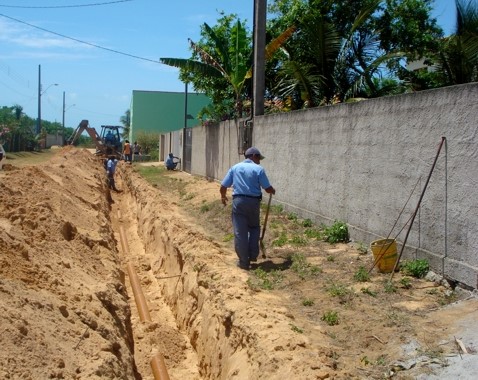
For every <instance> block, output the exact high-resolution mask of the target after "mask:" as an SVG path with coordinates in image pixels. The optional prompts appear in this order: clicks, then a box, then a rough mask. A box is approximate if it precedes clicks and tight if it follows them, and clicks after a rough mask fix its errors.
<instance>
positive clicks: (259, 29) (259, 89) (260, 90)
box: [252, 0, 267, 116]
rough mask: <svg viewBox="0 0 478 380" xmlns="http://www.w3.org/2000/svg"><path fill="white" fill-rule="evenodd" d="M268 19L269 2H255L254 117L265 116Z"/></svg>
mask: <svg viewBox="0 0 478 380" xmlns="http://www.w3.org/2000/svg"><path fill="white" fill-rule="evenodd" d="M266 19H267V0H254V68H253V74H252V76H253V78H252V91H253V103H254V104H253V112H254V114H253V115H252V116H259V115H264V97H265V87H266V63H265V60H266Z"/></svg>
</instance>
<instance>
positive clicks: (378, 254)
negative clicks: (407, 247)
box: [370, 239, 397, 273]
mask: <svg viewBox="0 0 478 380" xmlns="http://www.w3.org/2000/svg"><path fill="white" fill-rule="evenodd" d="M370 249H371V250H372V253H373V257H374V263H375V265H376V266H377V268H378V271H379V272H382V273H391V272H392V271H393V267H394V266H395V262H396V261H397V242H396V240H395V239H381V240H375V241H373V242H372V243H371V244H370Z"/></svg>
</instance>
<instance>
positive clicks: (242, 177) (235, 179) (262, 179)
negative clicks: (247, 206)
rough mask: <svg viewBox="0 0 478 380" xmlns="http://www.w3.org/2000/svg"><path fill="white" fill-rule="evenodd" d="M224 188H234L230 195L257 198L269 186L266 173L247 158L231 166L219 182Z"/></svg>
mask: <svg viewBox="0 0 478 380" xmlns="http://www.w3.org/2000/svg"><path fill="white" fill-rule="evenodd" d="M221 185H222V186H224V187H231V186H234V190H233V192H232V195H233V196H234V195H248V196H252V197H259V196H261V195H262V190H261V188H263V189H267V188H268V187H270V186H271V184H270V183H269V179H268V178H267V175H266V172H265V170H264V168H263V167H262V166H261V165H258V164H256V163H255V162H254V161H252V160H251V159H249V158H247V159H245V160H244V161H242V162H239V163H238V164H236V165H234V166H232V167H231V168H230V169H229V170H228V172H227V174H226V176H225V177H224V179H223V180H222V182H221Z"/></svg>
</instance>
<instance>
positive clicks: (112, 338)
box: [0, 150, 136, 379]
mask: <svg viewBox="0 0 478 380" xmlns="http://www.w3.org/2000/svg"><path fill="white" fill-rule="evenodd" d="M7 169H8V172H6V173H3V174H2V177H1V184H0V193H1V197H2V201H1V203H0V247H1V248H0V250H1V254H0V262H1V265H0V268H1V269H0V326H1V333H0V345H1V347H2V349H1V351H0V378H2V379H80V378H83V379H84V378H110V379H133V378H135V376H136V375H135V369H134V361H133V352H132V347H133V345H132V334H131V326H130V325H129V321H130V309H129V304H128V300H127V294H126V292H125V287H124V285H123V282H124V276H123V273H122V271H121V270H120V268H119V262H118V252H117V251H116V242H115V239H114V236H113V232H112V230H111V226H110V220H109V210H110V207H109V203H108V200H107V199H108V190H107V187H106V183H105V180H104V173H103V172H102V170H101V169H100V167H99V166H98V165H97V163H96V161H95V159H94V158H93V156H92V155H90V154H88V153H86V152H81V151H76V150H65V151H64V152H62V153H61V154H59V155H57V156H56V157H55V158H54V159H53V160H52V161H51V162H50V163H49V164H47V165H41V166H31V167H23V168H15V167H14V166H12V167H7Z"/></svg>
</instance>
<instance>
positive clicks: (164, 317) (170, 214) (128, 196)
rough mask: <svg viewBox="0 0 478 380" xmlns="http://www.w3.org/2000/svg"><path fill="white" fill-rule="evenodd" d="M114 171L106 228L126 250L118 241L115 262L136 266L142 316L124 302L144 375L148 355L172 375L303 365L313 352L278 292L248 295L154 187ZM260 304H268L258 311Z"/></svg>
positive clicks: (244, 375)
mask: <svg viewBox="0 0 478 380" xmlns="http://www.w3.org/2000/svg"><path fill="white" fill-rule="evenodd" d="M120 177H121V182H120V183H121V188H122V190H123V192H122V193H120V194H114V195H113V199H114V203H113V209H112V213H111V215H113V216H114V215H118V216H119V219H118V220H117V221H116V222H115V221H114V220H113V225H114V226H115V225H116V226H115V230H118V229H119V228H118V227H119V225H121V229H123V231H124V232H123V233H124V234H125V236H126V238H124V239H126V240H127V242H128V243H127V244H128V247H129V249H128V248H127V249H124V248H123V254H122V261H123V263H124V265H126V263H129V264H128V265H133V266H134V268H135V269H136V273H137V275H138V278H139V282H140V286H141V289H142V291H143V292H144V295H145V299H146V303H147V308H148V311H149V314H150V317H151V321H144V320H143V321H142V319H144V318H141V316H140V315H139V312H138V310H137V309H138V305H137V303H135V302H134V301H132V302H130V305H131V308H132V326H133V335H134V340H135V361H136V366H137V368H138V370H139V371H140V373H141V375H142V376H143V378H144V379H147V378H151V379H153V377H152V375H151V360H152V358H154V356H155V355H157V354H161V355H162V356H163V357H164V361H165V366H166V368H167V371H168V374H169V376H170V378H171V379H186V378H187V379H266V378H267V379H279V378H280V379H283V378H288V377H289V376H294V375H295V376H297V374H300V373H303V372H304V371H310V370H311V367H313V366H314V360H315V359H316V358H317V353H316V352H312V351H309V350H308V349H306V348H305V347H306V346H307V338H306V337H303V336H300V335H298V334H295V336H294V335H291V329H290V315H288V313H287V310H286V308H284V307H283V306H282V305H281V300H280V298H278V297H275V296H273V295H270V294H269V295H267V294H265V293H254V292H252V291H251V290H250V289H249V287H248V286H247V279H248V275H247V273H245V272H243V271H241V270H239V269H238V268H236V267H235V255H234V254H233V252H231V251H229V250H227V249H224V248H223V247H221V246H220V245H219V244H217V243H215V242H214V241H213V240H212V239H211V238H209V237H207V236H206V235H205V234H204V233H203V232H202V231H201V227H200V226H197V225H194V224H193V223H191V222H190V221H189V220H190V219H189V218H188V216H187V215H185V214H183V213H182V211H181V210H180V209H179V208H178V207H177V205H176V204H175V203H174V202H171V201H170V200H169V199H168V196H167V194H163V193H162V192H161V189H157V188H155V187H152V186H151V185H149V184H148V183H147V182H146V181H144V179H142V178H141V177H140V176H139V175H138V174H137V173H136V172H135V171H134V170H132V168H130V167H123V168H122V170H121V171H120ZM115 209H116V210H115ZM117 241H122V238H121V236H119V235H118V236H117ZM122 244H124V243H122ZM127 287H128V286H127ZM128 291H129V292H130V293H131V294H132V292H131V289H130V288H129V290H128ZM264 297H265V298H264ZM265 301H267V303H268V304H269V305H271V306H272V307H271V308H270V309H269V310H267V311H264V310H263V307H262V304H263V302H265ZM140 309H141V307H140ZM300 350H303V351H304V355H303V356H301V357H300V355H297V351H300ZM291 351H294V355H293V356H291V355H289V353H290V352H291ZM298 357H300V360H298V359H293V358H298ZM312 372H313V371H312ZM148 376H151V377H148ZM303 378H309V377H308V376H304V377H303ZM310 378H315V377H310Z"/></svg>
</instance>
